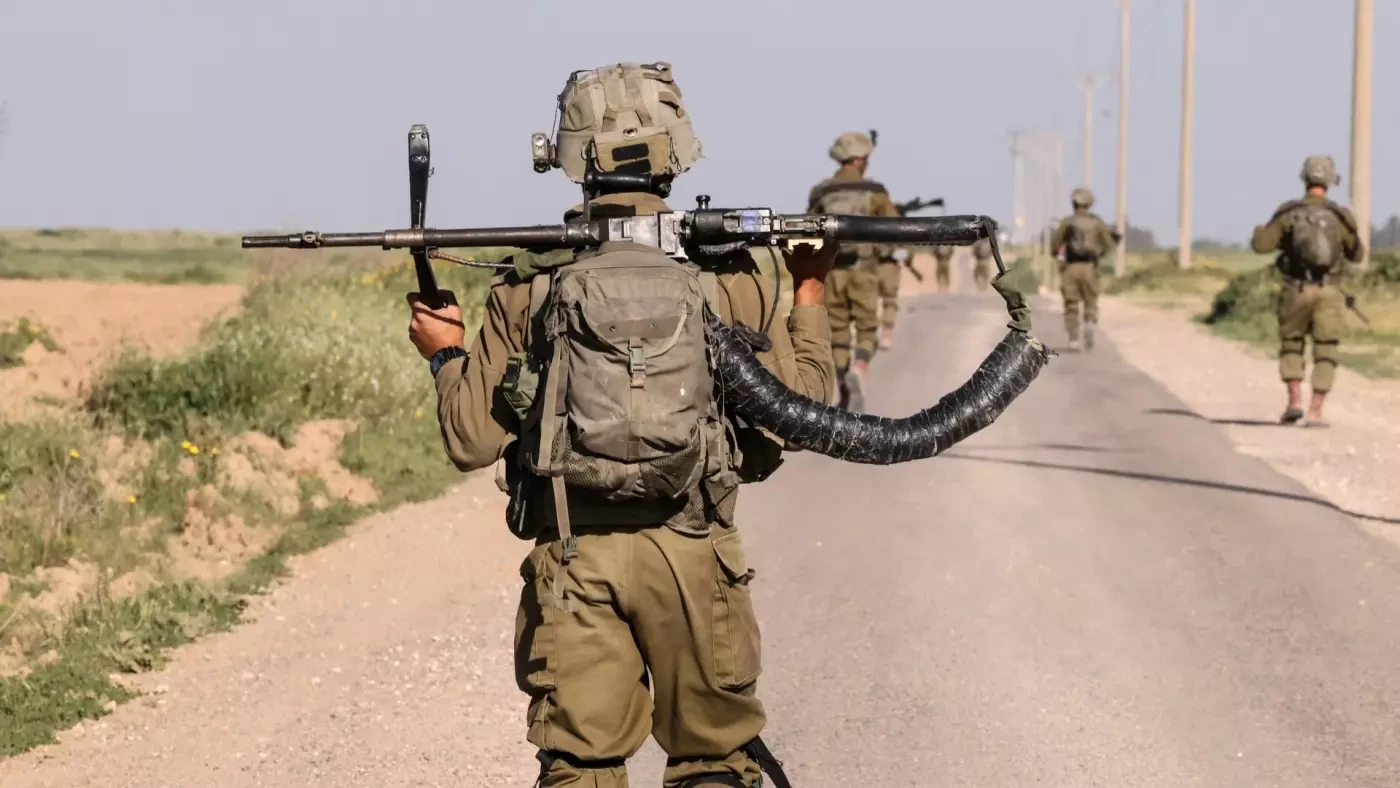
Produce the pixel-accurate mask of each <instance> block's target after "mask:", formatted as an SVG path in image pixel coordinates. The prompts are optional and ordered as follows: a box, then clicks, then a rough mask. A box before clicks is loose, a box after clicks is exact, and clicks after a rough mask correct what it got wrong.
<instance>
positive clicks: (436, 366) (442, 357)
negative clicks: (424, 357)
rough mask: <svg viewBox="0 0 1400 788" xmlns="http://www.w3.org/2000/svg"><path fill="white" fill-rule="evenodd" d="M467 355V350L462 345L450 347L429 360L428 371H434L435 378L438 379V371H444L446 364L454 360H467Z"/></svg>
mask: <svg viewBox="0 0 1400 788" xmlns="http://www.w3.org/2000/svg"><path fill="white" fill-rule="evenodd" d="M466 355H467V350H466V348H463V347H461V346H460V345H450V346H448V347H445V348H443V349H442V350H439V351H438V352H436V353H434V354H433V357H432V358H431V359H429V360H428V369H429V370H430V371H432V373H433V377H437V373H438V370H440V369H442V367H443V365H444V364H446V363H447V362H449V361H451V360H452V359H454V358H466Z"/></svg>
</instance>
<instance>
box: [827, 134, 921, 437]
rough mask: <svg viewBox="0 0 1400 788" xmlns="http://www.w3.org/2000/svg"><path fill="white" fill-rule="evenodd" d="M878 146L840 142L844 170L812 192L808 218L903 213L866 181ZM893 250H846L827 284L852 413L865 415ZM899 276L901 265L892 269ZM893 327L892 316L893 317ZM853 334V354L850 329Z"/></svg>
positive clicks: (860, 137) (839, 368) (836, 353)
mask: <svg viewBox="0 0 1400 788" xmlns="http://www.w3.org/2000/svg"><path fill="white" fill-rule="evenodd" d="M874 150H875V141H874V139H873V138H872V137H871V135H869V134H865V133H862V132H859V131H848V132H846V133H845V134H842V135H841V136H840V137H837V138H836V142H835V143H833V144H832V146H831V150H830V151H829V154H830V155H831V158H833V159H835V160H836V161H837V162H838V163H839V164H840V165H841V166H840V168H839V169H837V171H836V174H835V175H833V176H831V177H830V178H827V179H826V180H824V181H822V182H821V183H819V184H817V185H816V186H815V187H813V188H812V191H811V194H809V195H808V198H807V212H808V213H827V214H845V215H851V216H899V208H897V207H896V206H895V204H894V202H893V201H892V200H891V199H890V195H889V192H887V191H886V190H885V187H884V186H882V185H880V184H879V183H877V182H875V181H871V180H867V179H866V177H865V170H866V167H867V166H868V165H869V163H870V154H871V152H872V151H874ZM892 258H893V250H892V249H890V248H888V247H885V246H877V245H874V244H856V245H848V246H845V247H842V248H841V249H840V250H839V251H838V253H837V256H836V267H835V268H834V269H833V270H832V272H831V276H830V277H828V279H827V283H826V309H827V313H828V314H829V315H830V317H831V355H832V359H833V360H834V361H835V363H836V374H837V376H838V383H839V387H840V405H841V407H843V408H847V409H849V410H852V411H856V412H860V411H863V410H864V409H865V376H866V375H867V374H868V372H869V370H870V361H871V359H873V358H874V357H875V352H876V349H877V347H876V331H877V329H878V328H879V325H880V324H879V319H878V310H879V308H880V279H879V277H878V275H877V273H876V270H877V267H878V266H879V265H880V264H881V262H880V261H882V260H887V259H892ZM893 267H894V269H895V274H896V275H898V264H897V263H896V264H895V265H894V266H893ZM890 320H891V323H892V322H893V313H891V317H890ZM852 327H854V329H855V348H854V353H852V346H851V329H852Z"/></svg>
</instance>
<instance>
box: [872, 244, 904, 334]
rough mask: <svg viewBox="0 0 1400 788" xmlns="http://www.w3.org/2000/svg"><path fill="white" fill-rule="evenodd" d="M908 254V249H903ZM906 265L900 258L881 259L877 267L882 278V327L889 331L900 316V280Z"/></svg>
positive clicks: (886, 331)
mask: <svg viewBox="0 0 1400 788" xmlns="http://www.w3.org/2000/svg"><path fill="white" fill-rule="evenodd" d="M901 251H903V253H904V254H906V255H907V254H908V253H909V252H908V250H907V249H906V250H901ZM903 268H904V266H903V265H902V264H901V263H900V262H899V261H898V260H881V261H880V263H879V265H878V266H877V267H876V269H875V270H876V274H877V275H878V276H879V278H880V328H881V329H882V330H883V331H884V332H885V333H889V332H891V331H893V330H894V323H895V318H896V317H898V316H899V282H900V279H901V278H902V277H903V275H904V272H903V270H901V269H903Z"/></svg>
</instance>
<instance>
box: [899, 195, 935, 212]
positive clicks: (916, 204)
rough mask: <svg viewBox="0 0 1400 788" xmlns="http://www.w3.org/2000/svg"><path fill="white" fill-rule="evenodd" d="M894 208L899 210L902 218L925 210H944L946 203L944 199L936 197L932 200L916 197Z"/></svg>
mask: <svg viewBox="0 0 1400 788" xmlns="http://www.w3.org/2000/svg"><path fill="white" fill-rule="evenodd" d="M894 207H896V208H898V209H899V215H900V216H908V215H909V214H911V213H913V212H915V211H922V210H924V209H925V208H943V207H944V203H943V198H942V197H934V198H933V199H932V200H925V199H922V198H919V197H915V198H914V199H912V200H910V201H908V202H897V203H895V204H894Z"/></svg>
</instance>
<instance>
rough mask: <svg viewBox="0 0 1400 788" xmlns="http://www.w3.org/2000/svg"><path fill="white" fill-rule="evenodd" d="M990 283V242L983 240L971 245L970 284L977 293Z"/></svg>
mask: <svg viewBox="0 0 1400 788" xmlns="http://www.w3.org/2000/svg"><path fill="white" fill-rule="evenodd" d="M991 282H992V242H991V241H989V240H987V239H986V238H983V239H982V240H980V241H978V242H977V243H975V244H973V245H972V283H973V284H974V285H975V286H976V287H977V290H978V292H981V291H983V290H986V289H987V286H988V285H989V284H991Z"/></svg>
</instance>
